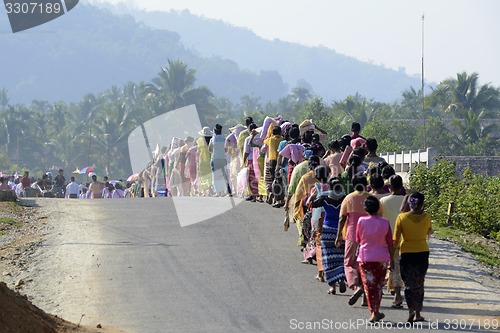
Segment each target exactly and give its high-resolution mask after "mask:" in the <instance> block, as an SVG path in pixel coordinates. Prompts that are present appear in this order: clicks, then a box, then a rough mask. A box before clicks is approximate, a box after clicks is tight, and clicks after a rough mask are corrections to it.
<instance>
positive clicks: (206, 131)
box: [198, 126, 213, 136]
mask: <svg viewBox="0 0 500 333" xmlns="http://www.w3.org/2000/svg"><path fill="white" fill-rule="evenodd" d="M198 134H199V135H201V136H213V133H212V131H211V130H210V127H208V126H205V127H203V129H202V130H201V131H199V132H198Z"/></svg>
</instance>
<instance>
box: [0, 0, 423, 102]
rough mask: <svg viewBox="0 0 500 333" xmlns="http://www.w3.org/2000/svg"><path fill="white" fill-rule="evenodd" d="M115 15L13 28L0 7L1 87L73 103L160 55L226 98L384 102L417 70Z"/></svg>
mask: <svg viewBox="0 0 500 333" xmlns="http://www.w3.org/2000/svg"><path fill="white" fill-rule="evenodd" d="M130 14H131V15H134V17H135V19H137V20H140V21H143V22H145V23H137V22H136V20H135V19H134V18H133V17H132V16H130V15H119V14H116V13H113V12H112V11H111V10H107V9H102V8H97V7H93V6H88V5H83V4H81V5H80V6H78V7H77V8H75V10H73V11H71V12H70V13H68V14H66V15H64V16H62V17H61V18H59V19H58V20H54V21H52V22H49V23H47V24H44V25H42V26H40V27H37V28H34V29H31V30H29V31H26V32H23V33H17V34H12V33H11V32H10V27H9V25H8V20H7V16H6V15H0V31H1V32H2V33H0V44H1V45H2V48H1V57H2V58H1V59H2V72H1V73H0V89H3V88H5V89H7V90H8V91H9V93H10V97H11V101H12V102H30V101H31V100H33V99H40V100H48V101H64V102H75V101H78V100H79V99H80V98H82V97H83V96H84V95H85V94H87V93H98V92H101V91H103V90H105V89H107V88H109V87H110V86H112V85H122V84H125V83H126V82H128V81H134V82H140V81H149V80H151V79H152V78H153V77H154V76H155V75H156V74H157V72H158V70H159V69H160V67H162V66H166V63H167V59H182V60H183V61H185V62H186V63H188V64H190V66H191V67H192V68H194V69H195V70H196V72H197V84H199V85H205V86H208V87H210V89H211V91H212V92H213V93H215V94H216V95H218V96H224V97H227V98H229V99H230V100H231V101H233V102H237V101H239V99H240V98H241V97H242V96H245V95H252V96H255V97H259V98H261V99H262V101H271V100H277V99H279V98H281V97H283V96H285V95H286V94H287V93H289V92H291V90H292V89H293V88H295V87H298V86H299V87H302V88H307V89H308V90H309V91H310V92H311V93H313V94H316V95H320V96H323V97H324V98H325V99H326V100H329V101H330V100H334V99H335V100H338V99H341V98H343V97H345V96H347V95H350V94H355V93H360V94H361V95H363V96H365V97H367V98H370V99H376V100H379V101H386V102H393V101H394V100H396V99H398V98H400V96H401V92H402V91H404V90H406V89H408V88H409V87H410V86H413V87H418V86H419V80H418V78H410V77H408V76H406V75H405V74H404V73H403V72H396V71H393V70H390V69H387V68H384V67H381V66H375V65H372V64H368V63H363V62H361V61H358V60H356V59H354V58H351V57H347V56H344V55H339V54H337V53H336V52H335V51H333V50H330V49H326V48H311V47H305V46H301V45H298V44H292V43H287V42H283V41H279V40H275V41H268V40H264V39H261V38H259V37H258V36H256V35H255V34H254V33H253V32H251V31H249V30H247V29H242V28H237V27H233V26H231V25H229V24H226V23H224V22H221V21H215V20H208V19H204V18H200V17H197V16H194V15H191V14H190V13H189V12H182V13H176V12H170V13H159V12H153V13H145V12H131V13H130Z"/></svg>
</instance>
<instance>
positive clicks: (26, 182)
mask: <svg viewBox="0 0 500 333" xmlns="http://www.w3.org/2000/svg"><path fill="white" fill-rule="evenodd" d="M30 187H31V179H30V173H29V171H24V176H23V178H21V189H22V190H23V191H24V190H26V189H27V188H30Z"/></svg>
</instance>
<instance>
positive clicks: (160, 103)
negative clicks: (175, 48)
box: [144, 59, 213, 114]
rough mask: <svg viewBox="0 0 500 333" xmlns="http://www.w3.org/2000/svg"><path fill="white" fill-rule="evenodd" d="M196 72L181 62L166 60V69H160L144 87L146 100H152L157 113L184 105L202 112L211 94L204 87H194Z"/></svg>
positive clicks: (208, 104)
mask: <svg viewBox="0 0 500 333" xmlns="http://www.w3.org/2000/svg"><path fill="white" fill-rule="evenodd" d="M195 73H196V71H195V70H194V69H191V68H188V66H187V64H186V63H184V62H183V61H182V60H176V61H173V60H170V59H169V60H168V67H162V68H161V71H160V73H159V74H158V76H157V77H156V78H154V79H153V82H152V83H150V84H147V85H145V87H144V93H145V95H146V97H147V98H154V99H155V100H156V103H157V108H158V109H157V113H158V114H161V113H164V112H167V111H169V110H173V109H177V108H180V107H183V106H186V105H190V104H195V105H196V106H197V108H199V109H201V110H204V109H207V108H209V107H210V98H211V97H213V94H212V92H210V90H209V89H208V88H206V87H195V86H194V84H195V81H196V76H195Z"/></svg>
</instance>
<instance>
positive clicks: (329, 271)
mask: <svg viewBox="0 0 500 333" xmlns="http://www.w3.org/2000/svg"><path fill="white" fill-rule="evenodd" d="M336 237H337V228H332V227H328V226H326V225H323V230H322V232H321V262H322V263H323V270H324V271H325V279H326V282H327V283H328V285H329V286H333V285H334V284H335V283H337V282H339V281H341V280H345V273H344V243H343V242H342V245H341V246H340V247H339V248H337V247H335V238H336Z"/></svg>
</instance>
